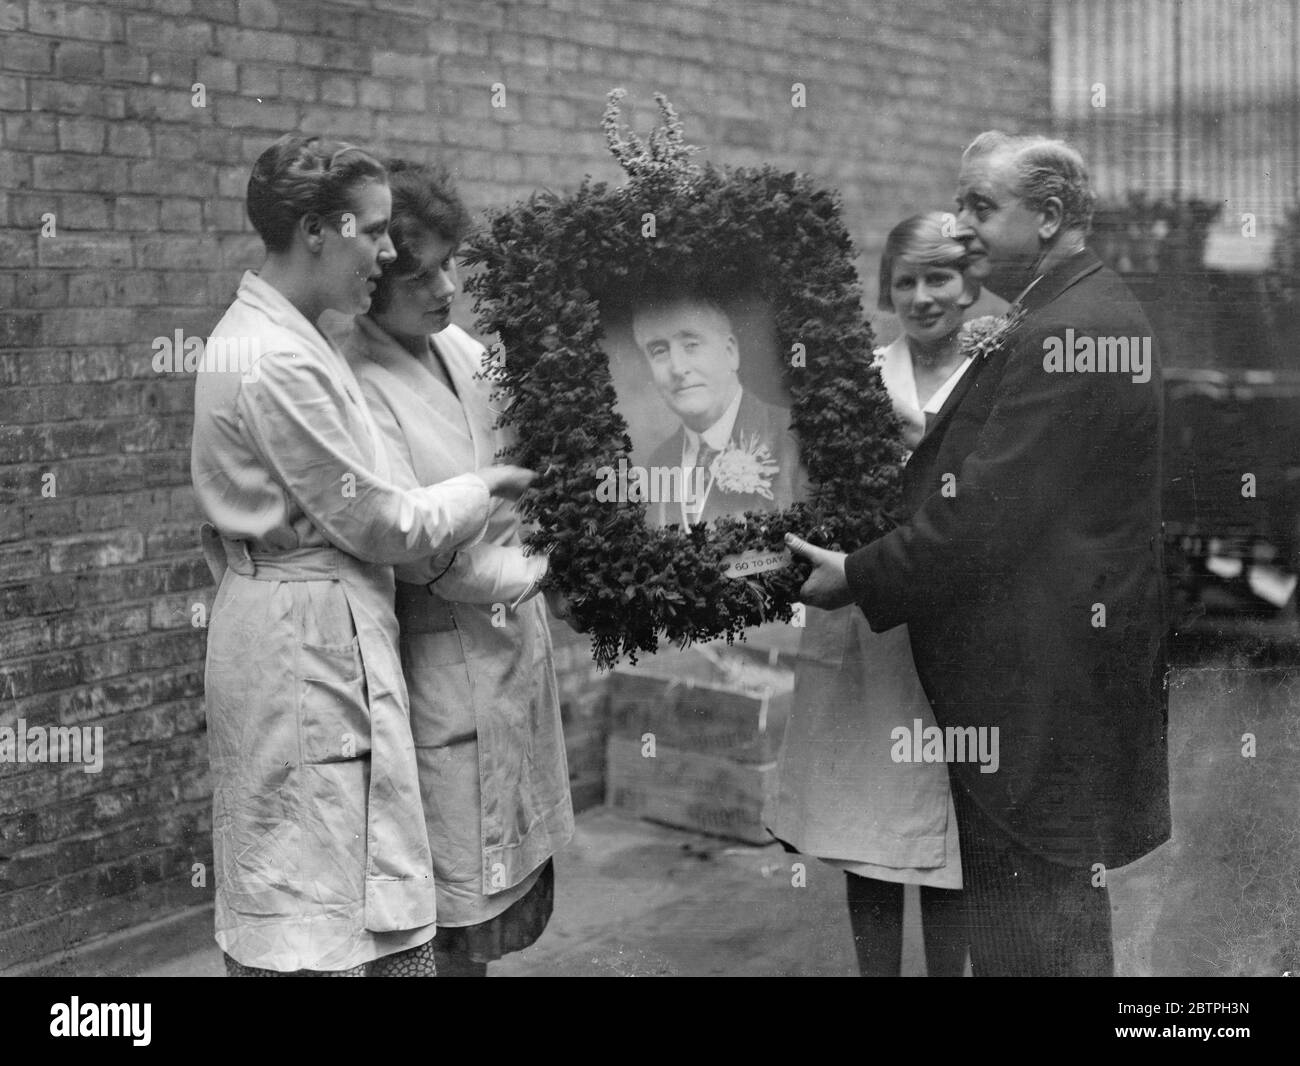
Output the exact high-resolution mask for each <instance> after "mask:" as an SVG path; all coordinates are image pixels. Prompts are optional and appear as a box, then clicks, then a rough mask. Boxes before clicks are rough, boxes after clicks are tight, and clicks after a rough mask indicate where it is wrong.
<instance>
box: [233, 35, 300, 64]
mask: <svg viewBox="0 0 1300 1066" xmlns="http://www.w3.org/2000/svg"><path fill="white" fill-rule="evenodd" d="M216 35H217V50H218V51H219V52H221V54H222V55H227V56H230V57H231V58H233V59H252V60H257V61H260V62H264V63H265V62H268V61H270V60H277V61H280V62H286V63H287V62H290V61H292V60H293V57H294V53H295V43H296V42H295V39H294V37H293V36H291V35H290V34H287V33H268V32H266V31H264V30H247V29H237V28H235V27H232V26H218V27H217V28H216Z"/></svg>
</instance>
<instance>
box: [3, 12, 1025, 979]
mask: <svg viewBox="0 0 1300 1066" xmlns="http://www.w3.org/2000/svg"><path fill="white" fill-rule="evenodd" d="M1046 5H1047V0H1029V2H1026V0H986V2H984V3H981V4H963V5H953V4H950V3H948V2H947V0H873V2H871V3H862V2H860V0H820V2H819V0H744V2H742V0H726V2H721V0H719V2H714V3H710V2H707V0H671V2H657V3H655V2H646V3H629V2H619V3H614V2H595V0H567V2H565V0H549V2H542V0H533V2H523V0H515V2H504V0H499V2H487V0H479V2H475V3H469V2H457V3H453V2H440V0H369V2H366V0H348V2H344V0H334V2H330V0H241V2H236V0H201V2H200V0H194V2H191V0H108V2H100V3H95V4H89V3H64V2H62V0H0V34H3V44H2V45H0V121H2V126H0V726H9V727H14V726H15V725H16V722H17V720H18V719H23V720H24V721H25V722H26V723H27V725H28V726H29V727H33V726H47V727H49V726H56V725H63V726H72V725H76V726H81V725H86V726H91V727H95V726H102V728H103V731H104V734H103V735H104V743H105V762H104V766H103V770H102V772H100V773H98V774H88V773H85V772H83V770H82V768H81V767H80V766H78V765H53V764H4V765H0V970H3V969H4V968H6V967H10V966H16V965H18V964H22V963H25V962H28V961H30V960H33V959H37V958H40V957H43V956H46V955H49V954H51V953H55V952H58V951H61V950H64V949H66V948H68V947H70V946H73V945H75V944H77V943H79V942H81V941H84V940H86V939H87V938H91V937H94V936H97V935H101V934H105V933H109V932H111V931H113V930H117V929H120V928H123V927H126V926H129V925H131V924H133V923H136V922H139V921H142V920H144V919H146V918H151V917H156V916H158V915H160V914H163V913H166V912H167V911H169V910H175V909H179V908H183V907H186V906H192V905H196V904H201V903H203V902H205V901H207V900H210V898H211V891H212V886H211V882H210V880H209V881H208V883H207V884H206V885H205V886H196V885H194V884H193V883H192V882H193V881H194V880H195V877H194V875H193V866H194V864H195V863H206V862H208V861H209V860H210V838H209V828H208V817H209V806H208V804H209V784H208V779H207V772H206V770H207V768H206V752H205V747H204V733H203V728H204V727H203V713H202V701H201V696H202V668H203V650H204V631H203V629H202V628H200V627H196V626H194V625H192V621H193V609H194V605H195V604H197V603H203V604H207V603H209V602H210V599H211V592H212V590H211V588H210V587H209V584H210V582H209V577H208V573H207V570H206V568H205V567H204V565H203V563H202V562H201V561H200V559H199V557H198V554H197V550H196V526H197V523H198V521H199V515H198V514H197V512H196V510H195V507H194V502H193V498H192V496H191V493H190V490H189V488H188V470H189V467H188V462H189V451H188V448H189V437H190V421H191V419H190V405H191V395H192V388H193V383H192V382H191V381H189V380H186V379H185V378H184V377H183V376H179V375H177V376H168V375H158V374H155V373H154V372H153V370H152V367H151V356H152V347H151V342H152V340H153V338H155V337H159V336H172V335H173V334H174V332H175V331H176V330H178V329H180V330H183V331H185V333H187V334H189V333H198V334H203V333H205V332H206V331H207V329H208V328H210V327H211V326H212V325H213V324H214V323H215V321H216V319H217V318H218V317H219V315H220V313H221V311H222V309H223V308H224V306H225V305H226V304H227V303H228V301H229V300H230V298H231V296H232V294H233V291H234V287H235V285H236V283H237V280H238V277H239V274H240V272H241V271H242V270H243V269H245V268H246V267H249V266H254V265H256V263H257V260H258V251H259V244H258V241H257V240H256V238H255V237H254V236H253V235H252V234H251V232H250V229H249V226H248V224H247V221H246V220H245V218H244V211H243V202H242V195H243V189H244V185H245V182H246V180H247V174H248V167H249V164H250V163H251V162H252V161H253V160H254V159H255V158H256V156H257V155H258V154H259V153H260V152H261V151H262V150H263V149H264V148H265V147H266V146H267V144H269V143H270V141H271V140H272V139H273V138H274V137H275V136H277V135H279V134H280V133H282V132H284V131H286V130H288V129H291V128H310V129H315V130H319V131H324V132H328V133H330V134H333V135H336V136H340V137H345V138H352V139H355V140H357V141H359V142H361V143H362V144H365V145H369V146H373V147H374V148H377V149H382V150H387V151H391V152H396V153H402V154H406V155H409V156H412V157H417V158H426V159H440V160H443V161H445V162H446V163H448V164H449V165H450V166H451V167H452V168H453V169H454V171H455V172H456V173H457V174H458V175H459V177H460V181H461V188H462V190H463V192H464V194H465V196H466V198H467V200H468V201H469V202H470V204H471V206H472V207H474V208H475V209H479V208H484V207H488V206H493V205H501V204H505V203H509V202H511V201H513V200H515V199H517V198H520V197H523V196H526V195H528V194H529V193H531V192H532V191H534V190H535V189H537V188H538V187H541V186H547V187H551V188H563V187H566V186H570V185H572V184H573V183H575V182H576V181H577V180H579V179H580V178H581V177H582V176H583V175H584V174H586V173H590V174H592V175H594V176H596V177H599V178H606V179H614V178H616V177H617V171H616V168H615V166H614V164H613V162H612V160H610V159H609V158H608V157H607V156H606V154H605V150H604V144H603V140H602V137H601V134H600V131H599V128H598V122H599V119H600V114H601V111H602V108H603V106H604V96H605V93H606V92H607V91H608V90H609V89H610V88H612V87H614V86H616V85H623V86H626V87H627V88H628V89H629V90H630V92H631V94H632V103H633V106H632V107H631V109H630V112H629V116H628V117H630V118H631V120H632V121H633V123H634V124H636V125H638V126H639V127H640V128H642V129H644V128H646V127H647V126H648V124H649V122H650V121H651V119H652V117H653V115H654V106H653V103H652V100H651V93H652V92H654V91H655V90H663V91H664V92H666V93H667V94H668V95H669V96H670V98H671V99H673V101H674V102H675V103H676V105H677V107H678V109H679V111H680V112H681V114H682V117H683V119H684V121H685V123H686V128H687V133H688V137H689V139H690V140H692V141H693V142H695V143H697V144H701V145H704V146H707V147H708V149H709V151H708V155H707V158H709V159H711V160H713V161H715V162H719V163H731V164H753V163H759V162H762V161H771V162H773V163H776V164H779V165H782V166H787V167H791V168H798V169H802V170H806V171H809V172H811V173H813V174H815V175H817V176H818V177H820V178H822V179H824V180H825V181H826V182H828V183H830V184H833V185H836V186H838V187H839V188H840V189H841V190H842V191H843V194H844V198H845V206H846V215H847V221H848V223H849V225H850V228H851V231H852V232H853V233H854V235H855V238H856V239H857V240H858V241H859V243H860V245H861V247H862V248H863V250H864V253H865V256H866V258H864V260H863V261H862V262H863V265H868V264H870V263H871V260H872V257H874V255H875V253H876V252H877V251H878V249H879V246H880V243H881V240H882V239H883V235H884V233H885V232H886V231H887V229H888V228H889V226H890V225H892V224H893V223H894V222H895V221H897V220H898V219H900V218H902V217H903V216H904V215H905V214H907V213H910V212H912V211H914V210H916V209H920V208H924V207H934V206H943V205H945V204H947V203H949V202H950V200H951V194H952V186H953V177H954V164H955V161H956V158H957V153H958V152H959V150H960V148H961V147H962V146H963V145H964V144H965V143H966V142H967V141H968V140H969V139H970V137H971V136H972V135H973V134H974V133H976V132H978V131H979V130H980V129H983V128H986V127H989V126H1002V127H1004V128H1008V129H1027V128H1043V127H1045V126H1046V123H1047V111H1046V109H1047V106H1048V95H1049V94H1048V71H1047V44H1048V12H1047V6H1046ZM497 82H500V83H502V84H503V85H504V86H505V88H506V101H507V106H506V107H505V108H500V109H497V108H493V107H492V106H491V87H492V85H493V84H494V83H497ZM795 82H800V83H802V84H803V85H804V86H805V87H806V100H807V106H806V107H804V108H794V107H792V106H791V98H792V94H791V87H792V84H793V83H795ZM196 83H201V84H202V87H203V93H204V97H205V98H204V100H203V103H204V104H205V106H203V107H196V106H194V104H195V98H194V91H195V90H194V86H195V84H196ZM51 223H52V228H51ZM43 227H44V229H45V230H46V234H44V235H43V234H42V229H43ZM873 273H874V270H873V269H866V270H864V280H865V282H866V285H867V289H868V298H869V300H870V299H871V298H872V297H873V296H874V293H873V292H872V291H871V290H873V288H874V281H873V279H872V275H873ZM868 306H871V304H870V303H869V304H868ZM459 320H460V321H461V322H462V324H465V325H470V324H471V321H470V320H471V315H470V312H469V308H468V307H465V306H462V307H461V308H460V311H459ZM557 643H558V645H559V647H560V653H559V654H560V666H561V672H562V673H563V674H564V675H565V676H564V681H563V687H564V693H565V702H566V705H565V719H566V729H567V730H568V731H569V735H570V748H571V761H572V762H573V765H574V774H575V788H576V791H577V793H578V795H579V798H580V799H582V800H586V801H592V800H594V799H595V798H598V797H599V794H600V775H601V764H600V758H601V756H600V752H601V751H602V750H603V726H602V724H601V722H600V721H599V714H598V713H597V701H596V698H595V697H596V693H597V689H596V687H595V685H594V684H593V677H592V675H591V674H590V671H589V669H588V663H587V657H586V652H585V647H584V644H583V642H582V641H581V640H577V641H575V640H573V639H571V638H569V637H567V636H560V637H559V639H558V640H557Z"/></svg>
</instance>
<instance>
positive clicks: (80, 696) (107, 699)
mask: <svg viewBox="0 0 1300 1066" xmlns="http://www.w3.org/2000/svg"><path fill="white" fill-rule="evenodd" d="M153 701H154V680H153V677H152V676H150V675H139V674H136V675H130V676H127V677H118V678H112V679H110V680H107V681H103V682H100V683H98V684H93V685H84V686H81V687H79V688H76V689H74V690H73V691H71V692H61V693H59V721H60V723H62V724H63V725H82V724H84V723H86V722H92V721H94V720H96V719H102V718H108V717H110V716H114V715H119V714H124V713H126V712H128V711H133V710H138V709H139V708H141V707H147V706H149V704H151V703H152V702H153Z"/></svg>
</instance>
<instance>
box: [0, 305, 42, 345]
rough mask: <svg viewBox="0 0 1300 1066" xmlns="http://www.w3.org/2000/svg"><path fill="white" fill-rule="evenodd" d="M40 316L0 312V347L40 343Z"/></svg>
mask: <svg viewBox="0 0 1300 1066" xmlns="http://www.w3.org/2000/svg"><path fill="white" fill-rule="evenodd" d="M41 324H42V323H41V316H40V315H36V314H27V313H13V312H10V313H4V312H0V348H21V347H24V346H28V345H34V344H40V343H41Z"/></svg>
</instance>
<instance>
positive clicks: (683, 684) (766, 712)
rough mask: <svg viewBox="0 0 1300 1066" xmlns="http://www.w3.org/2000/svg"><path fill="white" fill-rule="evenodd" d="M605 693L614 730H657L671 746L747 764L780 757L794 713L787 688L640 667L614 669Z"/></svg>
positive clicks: (633, 734) (629, 734) (631, 733)
mask: <svg viewBox="0 0 1300 1066" xmlns="http://www.w3.org/2000/svg"><path fill="white" fill-rule="evenodd" d="M781 680H782V679H778V684H780V682H781ZM606 693H607V700H608V703H607V710H608V714H609V723H610V733H611V734H613V735H617V736H621V737H625V738H629V739H633V738H635V739H638V740H639V738H640V737H641V736H643V735H644V734H646V733H653V734H654V735H655V740H656V741H657V742H658V743H660V744H667V745H668V746H669V747H673V748H679V749H681V750H683V751H691V752H696V753H699V754H705V755H720V756H726V757H728V758H731V759H733V760H735V761H737V762H744V763H756V764H762V763H769V762H772V761H774V760H775V759H776V757H777V753H778V752H779V750H780V747H781V739H782V737H784V735H785V725H786V721H787V719H788V718H789V716H790V697H791V689H790V688H789V687H770V688H767V689H766V690H763V691H758V692H755V691H743V690H740V689H737V688H734V687H727V686H724V685H721V684H717V683H712V682H709V681H701V680H697V679H696V678H693V677H690V676H686V677H668V676H662V675H659V674H654V673H650V672H647V671H645V670H643V669H638V670H636V671H624V670H615V671H614V672H613V673H611V674H610V676H609V679H608V682H607V687H606Z"/></svg>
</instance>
